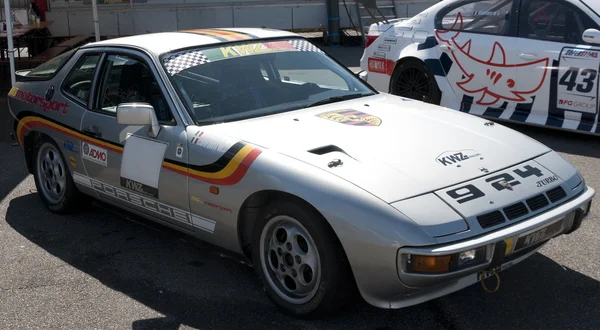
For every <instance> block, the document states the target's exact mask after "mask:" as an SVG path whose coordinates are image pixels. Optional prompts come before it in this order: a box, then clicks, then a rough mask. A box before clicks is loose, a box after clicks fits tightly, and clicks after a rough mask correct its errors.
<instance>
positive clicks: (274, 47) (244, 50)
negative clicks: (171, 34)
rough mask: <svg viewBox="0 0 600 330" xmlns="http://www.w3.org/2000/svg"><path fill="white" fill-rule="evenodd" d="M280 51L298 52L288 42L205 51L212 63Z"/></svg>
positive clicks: (262, 43)
mask: <svg viewBox="0 0 600 330" xmlns="http://www.w3.org/2000/svg"><path fill="white" fill-rule="evenodd" d="M280 51H297V49H296V48H295V47H294V46H293V45H292V44H291V43H289V42H288V41H272V42H253V43H244V44H239V45H234V46H223V47H220V48H216V49H208V50H205V51H204V54H205V55H206V57H208V58H209V59H210V60H211V61H216V60H219V59H224V58H230V57H238V56H246V55H255V54H263V53H271V52H280Z"/></svg>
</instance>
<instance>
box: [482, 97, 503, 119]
mask: <svg viewBox="0 0 600 330" xmlns="http://www.w3.org/2000/svg"><path fill="white" fill-rule="evenodd" d="M507 106H508V102H506V101H505V102H504V103H502V106H501V107H500V108H491V107H488V108H487V109H486V110H485V112H484V113H483V116H485V117H495V118H498V117H500V115H501V114H502V113H503V112H504V111H505V110H506V107H507Z"/></svg>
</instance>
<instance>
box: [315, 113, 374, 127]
mask: <svg viewBox="0 0 600 330" xmlns="http://www.w3.org/2000/svg"><path fill="white" fill-rule="evenodd" d="M316 116H317V117H319V118H323V119H327V120H331V121H335V122H337V123H341V124H346V125H352V126H379V125H381V118H379V117H376V116H373V115H370V114H368V113H364V112H361V111H357V110H337V111H328V112H323V113H320V114H318V115H316Z"/></svg>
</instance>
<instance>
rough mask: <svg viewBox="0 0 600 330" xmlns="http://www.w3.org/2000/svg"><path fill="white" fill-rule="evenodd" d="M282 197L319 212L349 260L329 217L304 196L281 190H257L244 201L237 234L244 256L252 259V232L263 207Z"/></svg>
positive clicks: (239, 215)
mask: <svg viewBox="0 0 600 330" xmlns="http://www.w3.org/2000/svg"><path fill="white" fill-rule="evenodd" d="M281 199H285V200H292V201H295V202H298V203H300V204H302V205H304V206H306V207H307V208H310V209H312V210H313V211H314V212H315V213H316V214H319V215H320V216H321V218H322V219H323V221H325V223H326V224H327V227H328V228H329V229H331V232H332V233H333V234H334V235H335V239H336V241H337V243H338V244H339V246H340V247H341V248H342V251H343V253H344V257H346V260H348V256H347V255H346V251H345V249H344V246H343V245H342V243H341V241H340V238H339V237H338V236H337V233H336V232H335V230H334V229H333V227H332V226H331V224H330V223H329V221H328V220H327V218H325V216H323V214H322V213H321V212H319V210H318V209H317V208H316V207H314V206H313V205H312V204H310V203H309V202H308V201H306V200H305V199H304V198H301V197H299V196H297V195H294V194H291V193H288V192H284V191H281V190H261V191H257V192H255V193H253V194H252V195H250V196H249V197H248V198H246V200H245V201H244V203H242V207H241V208H240V212H239V214H238V222H237V228H238V229H237V234H238V241H239V244H240V248H241V250H242V253H243V255H244V257H246V258H248V260H252V232H253V229H254V225H255V224H256V220H257V219H258V217H259V216H260V212H261V209H262V208H263V207H265V206H266V205H268V204H269V203H271V202H273V201H275V200H281Z"/></svg>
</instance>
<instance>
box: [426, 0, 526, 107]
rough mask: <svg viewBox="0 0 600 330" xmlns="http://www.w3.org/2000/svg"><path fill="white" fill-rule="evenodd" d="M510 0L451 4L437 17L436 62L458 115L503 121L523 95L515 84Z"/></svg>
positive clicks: (513, 17) (513, 5) (514, 43)
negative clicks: (458, 104) (457, 106)
mask: <svg viewBox="0 0 600 330" xmlns="http://www.w3.org/2000/svg"><path fill="white" fill-rule="evenodd" d="M515 7H516V6H515V2H514V1H513V0H475V1H474V0H470V1H461V2H454V3H452V4H451V5H449V6H447V7H446V8H444V9H442V10H441V11H440V12H439V13H438V14H437V15H436V23H435V24H436V32H435V33H436V38H437V40H438V46H437V49H438V52H439V54H440V58H441V59H442V60H443V59H444V58H449V59H448V61H445V62H449V63H450V64H451V65H445V67H447V68H449V69H446V70H447V72H446V78H447V79H448V82H449V83H450V85H451V87H452V89H453V90H454V92H455V94H456V96H457V97H458V99H459V100H460V102H461V110H463V111H466V112H471V113H474V114H480V115H488V116H494V117H498V116H502V115H503V114H505V112H506V111H510V110H512V109H513V108H514V106H515V102H518V101H520V100H521V98H520V97H519V96H518V95H516V94H515V93H514V91H515V90H519V89H527V88H528V87H527V86H522V84H521V83H520V82H519V81H518V80H517V79H516V71H517V70H516V68H515V66H514V63H515V61H516V59H515V56H514V54H515V49H516V47H517V42H516V40H515V38H514V36H515V34H516V21H517V19H516V8H515Z"/></svg>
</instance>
